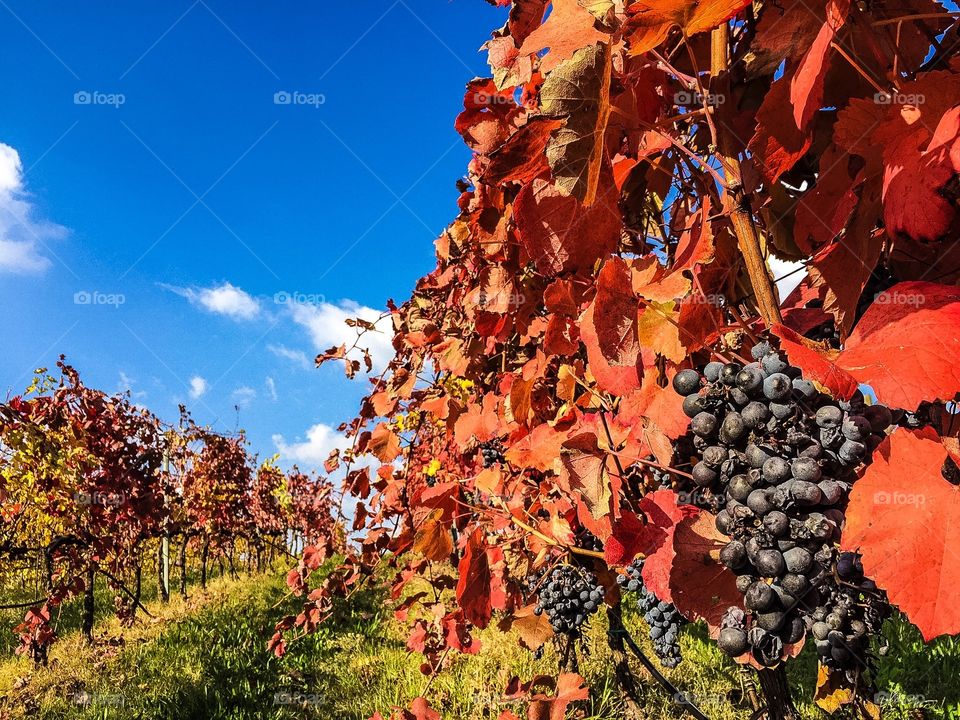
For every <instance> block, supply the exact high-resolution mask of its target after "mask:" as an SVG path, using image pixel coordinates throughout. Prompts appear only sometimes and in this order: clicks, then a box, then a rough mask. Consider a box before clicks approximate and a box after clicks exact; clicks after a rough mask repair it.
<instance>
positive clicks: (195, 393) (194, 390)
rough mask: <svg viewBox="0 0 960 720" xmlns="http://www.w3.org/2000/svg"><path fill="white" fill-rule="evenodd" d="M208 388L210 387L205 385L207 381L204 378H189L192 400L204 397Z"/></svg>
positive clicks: (196, 376)
mask: <svg viewBox="0 0 960 720" xmlns="http://www.w3.org/2000/svg"><path fill="white" fill-rule="evenodd" d="M209 387H210V386H209V385H208V384H207V381H206V380H205V379H204V378H202V377H200V376H199V375H195V376H194V377H192V378H190V398H191V399H193V400H199V399H200V398H202V397H203V396H204V395H206V393H207V390H208V389H209Z"/></svg>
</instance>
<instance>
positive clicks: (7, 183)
mask: <svg viewBox="0 0 960 720" xmlns="http://www.w3.org/2000/svg"><path fill="white" fill-rule="evenodd" d="M36 214H37V212H36V208H35V207H34V206H33V204H32V203H31V202H30V200H29V196H28V195H27V194H26V191H25V189H24V184H23V165H22V163H21V162H20V154H19V153H18V152H17V151H16V150H14V149H13V148H12V147H10V146H9V145H5V144H4V143H0V272H11V273H39V272H43V271H44V270H46V269H47V268H48V267H50V259H49V258H48V257H46V256H45V255H43V254H42V252H41V246H42V245H44V244H45V243H46V242H48V241H51V240H61V239H63V238H64V237H66V235H67V229H66V228H65V227H63V226H61V225H57V224H55V223H52V222H49V221H47V220H43V219H38V218H37V217H36Z"/></svg>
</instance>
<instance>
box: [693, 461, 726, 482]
mask: <svg viewBox="0 0 960 720" xmlns="http://www.w3.org/2000/svg"><path fill="white" fill-rule="evenodd" d="M691 475H693V481H694V482H695V483H696V484H697V485H699V486H700V487H710V486H711V485H713V484H714V483H715V482H716V481H717V478H719V477H720V475H719V474H718V473H717V471H716V470H714V469H713V468H712V467H710V466H709V465H707V464H706V463H705V462H703V461H701V462H698V463H697V464H696V465H694V466H693V471H692V472H691Z"/></svg>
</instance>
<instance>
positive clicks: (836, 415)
mask: <svg viewBox="0 0 960 720" xmlns="http://www.w3.org/2000/svg"><path fill="white" fill-rule="evenodd" d="M814 422H816V424H817V427H821V428H835V427H840V423H842V422H843V411H842V410H841V409H840V408H838V407H836V406H834V405H824V406H823V407H822V408H820V409H819V410H817V414H816V416H815V418H814Z"/></svg>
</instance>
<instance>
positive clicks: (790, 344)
mask: <svg viewBox="0 0 960 720" xmlns="http://www.w3.org/2000/svg"><path fill="white" fill-rule="evenodd" d="M771 329H772V331H773V334H774V335H776V336H777V337H779V338H780V347H781V348H782V349H783V351H784V352H785V353H786V354H787V357H788V358H789V359H790V362H791V363H793V364H794V365H796V366H797V367H798V368H801V369H802V370H803V376H804V377H805V378H806V379H808V380H815V381H817V382H818V383H820V384H821V385H822V386H823V387H825V388H827V389H828V390H829V391H830V392H831V393H833V395H834V396H835V397H838V398H843V399H844V400H849V399H850V397H852V396H853V394H854V393H855V392H856V391H857V385H858V383H857V380H856V378H854V377H853V376H852V375H850V374H849V373H847V372H846V371H845V370H843V369H842V368H841V367H840V366H839V364H838V358H839V356H838V355H837V353H836V352H835V351H832V352H831V351H828V350H827V349H826V348H823V347H821V346H819V345H818V344H817V343H815V342H813V341H812V340H807V339H806V338H805V337H802V336H801V335H798V334H797V333H795V332H794V331H793V330H791V329H790V328H788V327H786V326H784V325H774V326H773V328H771Z"/></svg>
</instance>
